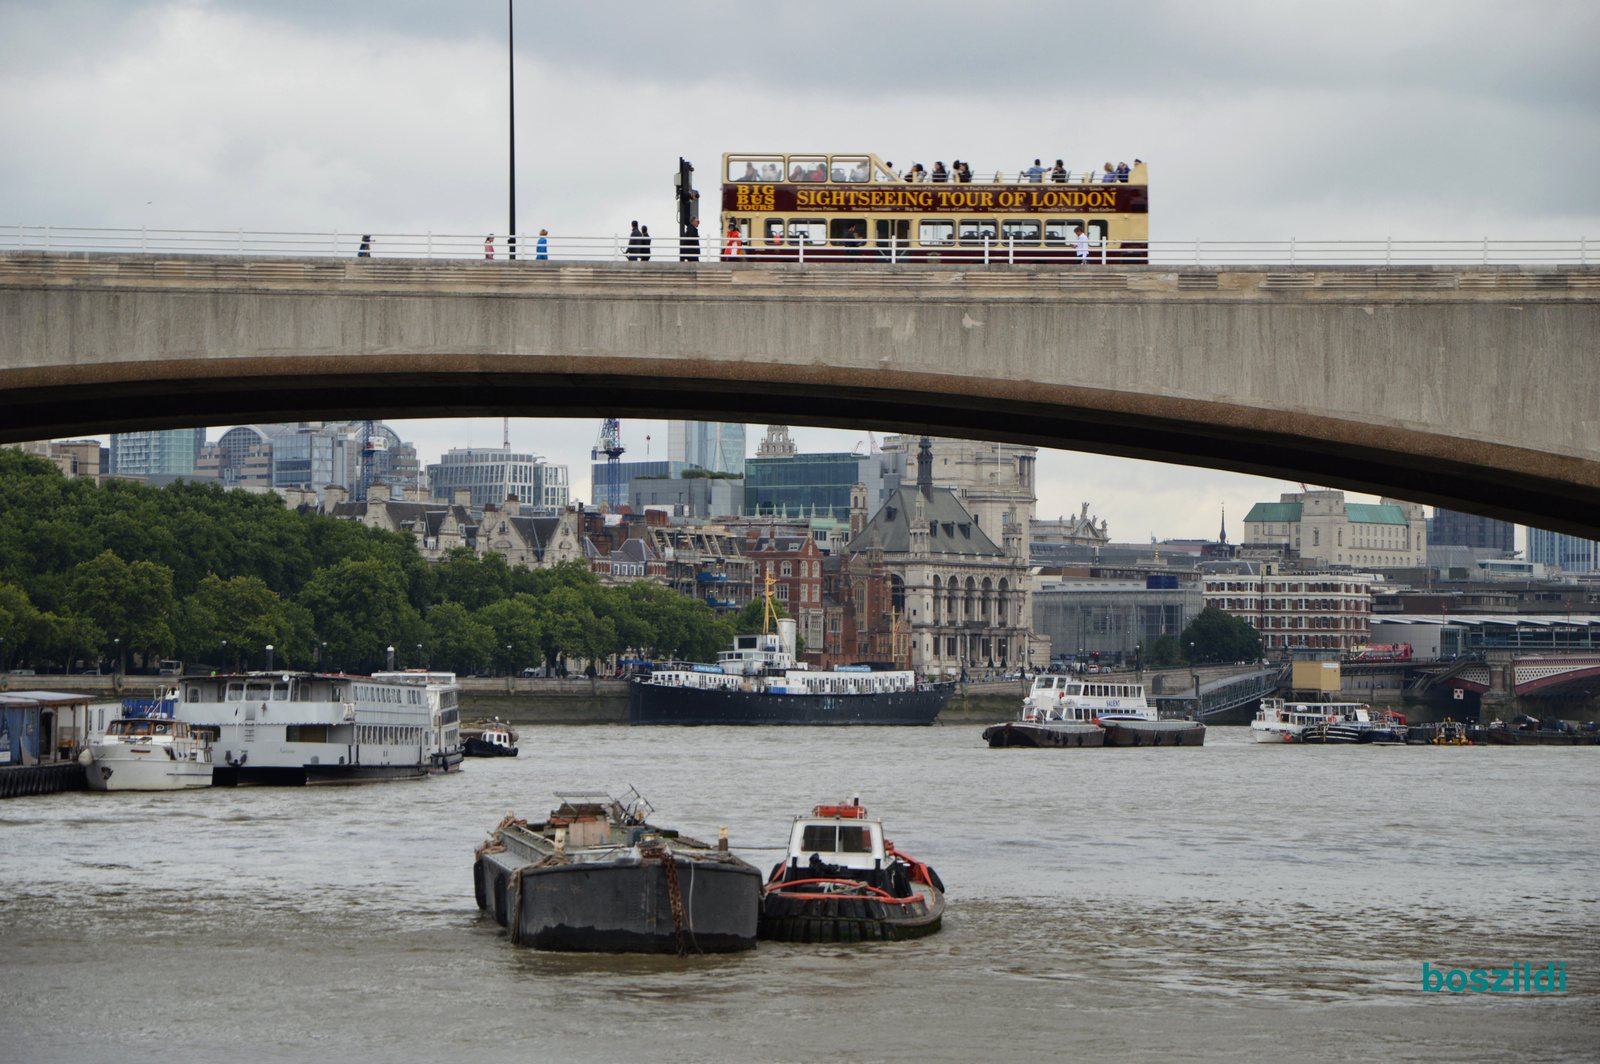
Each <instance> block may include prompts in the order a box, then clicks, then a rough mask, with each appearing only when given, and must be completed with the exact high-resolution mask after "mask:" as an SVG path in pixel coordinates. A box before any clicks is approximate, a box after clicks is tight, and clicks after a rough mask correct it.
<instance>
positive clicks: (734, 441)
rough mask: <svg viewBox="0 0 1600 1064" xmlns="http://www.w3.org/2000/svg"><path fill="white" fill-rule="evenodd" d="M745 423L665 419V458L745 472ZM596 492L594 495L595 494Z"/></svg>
mask: <svg viewBox="0 0 1600 1064" xmlns="http://www.w3.org/2000/svg"><path fill="white" fill-rule="evenodd" d="M744 455H745V442H744V425H743V424H742V423H735V422H721V421H669V422H667V460H668V461H671V462H678V463H681V464H682V465H684V466H687V467H690V468H694V469H706V470H710V471H711V472H713V473H736V474H737V473H743V472H744ZM598 497H599V496H596V498H598Z"/></svg>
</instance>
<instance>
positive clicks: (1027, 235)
mask: <svg viewBox="0 0 1600 1064" xmlns="http://www.w3.org/2000/svg"><path fill="white" fill-rule="evenodd" d="M1000 238H1001V239H1002V240H1004V241H1005V242H1006V243H1007V244H1017V245H1022V244H1027V245H1029V246H1037V245H1038V243H1039V223H1038V222H1033V221H1028V222H1017V221H1009V220H1008V221H1006V222H1004V223H1002V224H1001V226H1000Z"/></svg>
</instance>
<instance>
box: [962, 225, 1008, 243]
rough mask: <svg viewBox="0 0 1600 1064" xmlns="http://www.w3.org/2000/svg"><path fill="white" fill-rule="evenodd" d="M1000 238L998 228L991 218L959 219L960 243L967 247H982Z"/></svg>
mask: <svg viewBox="0 0 1600 1064" xmlns="http://www.w3.org/2000/svg"><path fill="white" fill-rule="evenodd" d="M999 238H1000V227H999V226H997V225H995V223H994V219H992V218H963V219H961V243H962V244H963V245H964V246H967V247H982V246H983V245H984V244H992V243H994V242H995V241H996V240H998V239H999Z"/></svg>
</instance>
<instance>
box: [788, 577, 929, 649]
mask: <svg viewBox="0 0 1600 1064" xmlns="http://www.w3.org/2000/svg"><path fill="white" fill-rule="evenodd" d="M897 586H898V585H896V584H895V583H894V582H893V581H891V579H890V577H889V574H888V573H887V572H886V571H885V570H884V567H883V551H882V550H881V549H871V548H869V549H868V550H865V551H862V552H861V553H859V554H851V555H844V554H838V555H834V556H831V557H828V558H824V559H823V561H822V610H823V631H822V639H821V641H820V642H818V643H815V644H813V643H812V642H811V641H810V640H807V642H806V646H807V651H808V652H807V654H806V660H807V661H809V662H810V663H811V664H813V665H815V666H817V667H818V668H822V669H833V668H837V667H838V666H840V665H866V664H884V665H892V666H893V667H895V668H900V669H910V668H914V667H915V664H914V662H913V661H912V656H911V631H910V625H909V624H908V623H906V622H905V620H904V619H903V617H902V615H903V614H904V612H905V610H904V608H903V603H902V606H901V607H896V606H895V602H894V593H895V588H896V587H897Z"/></svg>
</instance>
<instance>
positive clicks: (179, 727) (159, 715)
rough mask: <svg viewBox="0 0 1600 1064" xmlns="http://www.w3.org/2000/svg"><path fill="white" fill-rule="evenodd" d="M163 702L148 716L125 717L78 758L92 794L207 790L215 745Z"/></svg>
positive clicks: (158, 702)
mask: <svg viewBox="0 0 1600 1064" xmlns="http://www.w3.org/2000/svg"><path fill="white" fill-rule="evenodd" d="M173 704H174V703H173V700H171V699H161V700H158V701H157V703H156V708H155V709H154V710H153V711H152V712H150V713H149V715H143V714H141V715H139V716H131V715H127V716H121V717H118V718H117V719H116V720H113V721H111V722H110V723H109V724H107V725H106V731H105V734H104V735H103V736H101V737H100V738H99V739H97V740H96V741H94V742H92V743H90V744H89V745H88V746H86V747H84V750H83V752H82V753H81V754H79V755H78V762H79V764H81V765H83V770H84V780H85V782H86V783H87V784H88V786H89V789H90V790H91V791H181V790H185V789H187V788H190V787H209V786H211V778H212V770H213V766H212V762H211V743H210V742H209V741H208V740H207V738H206V736H205V735H204V734H200V733H197V732H196V731H195V730H194V729H192V728H190V726H189V724H188V722H186V721H182V720H175V719H173V717H172V716H171V712H172V706H173Z"/></svg>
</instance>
